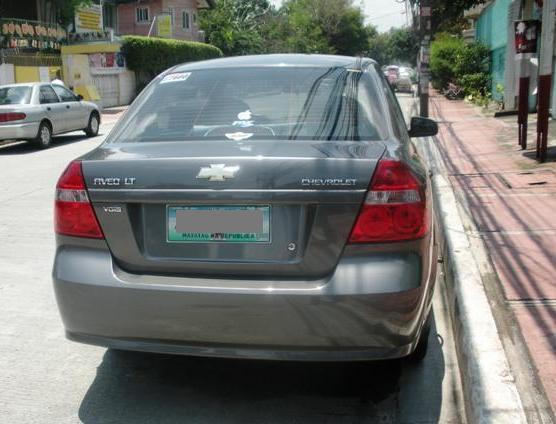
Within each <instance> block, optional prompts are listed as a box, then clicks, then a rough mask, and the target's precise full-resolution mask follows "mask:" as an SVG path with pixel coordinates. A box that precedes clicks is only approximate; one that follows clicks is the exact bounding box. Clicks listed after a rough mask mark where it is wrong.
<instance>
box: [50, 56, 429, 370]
mask: <svg viewBox="0 0 556 424" xmlns="http://www.w3.org/2000/svg"><path fill="white" fill-rule="evenodd" d="M387 84H388V83H387V81H386V79H385V78H384V76H383V75H382V73H381V71H380V68H379V67H378V65H377V64H376V63H375V62H374V61H372V60H371V59H366V58H363V59H362V58H354V57H344V56H326V55H295V54H292V55H262V56H242V57H230V58H222V59H215V60H209V61H203V62H196V63H189V64H183V65H178V66H175V67H173V68H171V69H170V70H168V71H166V72H164V73H163V74H162V75H159V76H158V77H157V78H156V79H155V80H154V81H153V82H152V83H151V84H150V85H149V86H147V87H146V88H145V89H144V90H143V92H142V93H141V94H140V95H139V96H138V97H137V99H136V100H135V101H134V102H133V104H132V106H131V107H130V108H129V110H128V112H127V113H126V115H125V116H124V117H123V119H121V120H120V121H119V122H118V123H117V124H116V126H115V127H114V129H113V130H112V131H111V133H110V134H109V136H108V137H107V139H106V140H105V141H104V143H102V144H101V145H100V146H99V147H98V148H96V149H95V150H93V151H91V152H90V153H88V154H86V155H84V156H82V157H80V158H79V159H77V160H75V161H73V162H71V163H70V164H69V166H68V167H67V169H66V170H65V171H64V172H63V174H62V175H61V177H60V179H59V181H58V184H57V189H56V200H55V231H56V243H57V249H56V254H55V260H54V267H53V283H54V289H55V293H56V299H57V302H58V306H59V309H60V313H61V316H62V319H63V322H64V325H65V329H66V334H67V337H68V338H69V339H71V340H74V341H78V342H83V343H90V344H95V345H100V346H107V347H110V348H116V349H124V350H139V351H148V352H164V353H173V354H186V355H199V356H220V357H232V358H257V359H278V360H310V361H314V360H328V361H353V360H371V359H387V358H399V357H404V356H411V357H412V358H415V359H422V358H423V357H424V355H425V353H426V350H427V341H428V334H429V329H430V322H431V318H430V317H431V299H432V293H433V288H434V282H435V276H436V258H437V253H436V250H437V247H436V241H435V240H436V238H435V220H434V213H433V210H434V208H433V196H432V195H431V187H430V178H429V176H428V173H427V171H426V169H425V167H424V165H423V163H422V162H421V159H419V157H418V156H417V154H416V153H415V150H414V149H412V148H410V146H409V144H410V142H411V141H410V137H420V136H430V135H434V134H435V133H436V131H437V126H436V123H435V122H434V121H431V120H429V119H425V118H413V119H412V121H411V127H410V128H409V131H408V129H407V127H406V123H405V121H404V118H403V116H402V113H401V111H400V108H399V105H398V103H397V100H396V98H395V96H394V95H393V93H392V90H390V89H389V88H388V85H387Z"/></svg>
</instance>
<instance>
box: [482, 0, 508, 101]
mask: <svg viewBox="0 0 556 424" xmlns="http://www.w3.org/2000/svg"><path fill="white" fill-rule="evenodd" d="M511 2H512V0H496V1H495V2H494V3H492V4H490V5H489V6H488V7H487V8H485V10H484V11H483V13H482V14H481V16H480V17H479V19H478V20H477V25H476V29H475V38H476V40H477V41H481V42H483V43H485V44H486V45H487V46H488V47H489V48H490V75H491V78H492V86H491V93H492V96H493V98H494V99H496V100H502V95H501V93H498V92H497V91H496V86H497V84H502V85H504V69H505V65H506V40H507V39H506V37H507V31H508V25H511V24H512V23H510V22H508V7H509V5H510V4H511Z"/></svg>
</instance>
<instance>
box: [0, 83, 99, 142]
mask: <svg viewBox="0 0 556 424" xmlns="http://www.w3.org/2000/svg"><path fill="white" fill-rule="evenodd" d="M99 125H100V110H99V108H98V106H97V105H96V104H94V103H91V102H86V101H83V98H82V97H81V96H77V95H75V94H74V93H72V92H71V91H70V90H68V89H67V88H66V87H64V86H62V85H57V84H50V83H40V82H36V83H27V84H10V85H2V86H0V141H2V140H31V141H33V142H34V143H35V144H36V145H37V146H38V147H40V148H43V149H44V148H47V147H48V146H49V145H50V143H51V142H52V136H53V135H57V134H62V133H66V132H70V131H79V130H82V131H85V134H87V136H89V137H94V136H96V135H97V134H98V129H99Z"/></svg>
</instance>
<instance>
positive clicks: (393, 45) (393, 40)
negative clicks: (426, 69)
mask: <svg viewBox="0 0 556 424" xmlns="http://www.w3.org/2000/svg"><path fill="white" fill-rule="evenodd" d="M418 51H419V43H418V40H417V37H416V35H415V33H414V32H413V30H412V29H411V28H392V29H391V30H390V31H388V32H384V33H378V31H377V30H376V29H375V28H373V27H371V28H370V29H369V49H368V52H369V53H368V54H369V56H370V57H372V58H373V59H375V60H376V61H377V62H378V63H380V64H381V65H388V64H409V65H414V64H415V62H416V60H417V53H418Z"/></svg>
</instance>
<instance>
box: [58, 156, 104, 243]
mask: <svg viewBox="0 0 556 424" xmlns="http://www.w3.org/2000/svg"><path fill="white" fill-rule="evenodd" d="M54 228H55V231H56V232H57V233H58V234H63V235H67V236H74V237H88V238H97V239H100V238H104V235H103V234H102V230H101V229H100V225H99V224H98V221H97V218H96V216H95V212H94V211H93V207H92V205H91V202H90V201H89V196H88V195H87V189H86V187H85V180H84V179H83V172H82V170H81V162H80V161H74V162H71V163H70V164H69V165H68V167H67V168H66V170H65V171H64V173H63V174H62V176H61V177H60V179H59V180H58V184H57V185H56V203H55V206H54Z"/></svg>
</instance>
